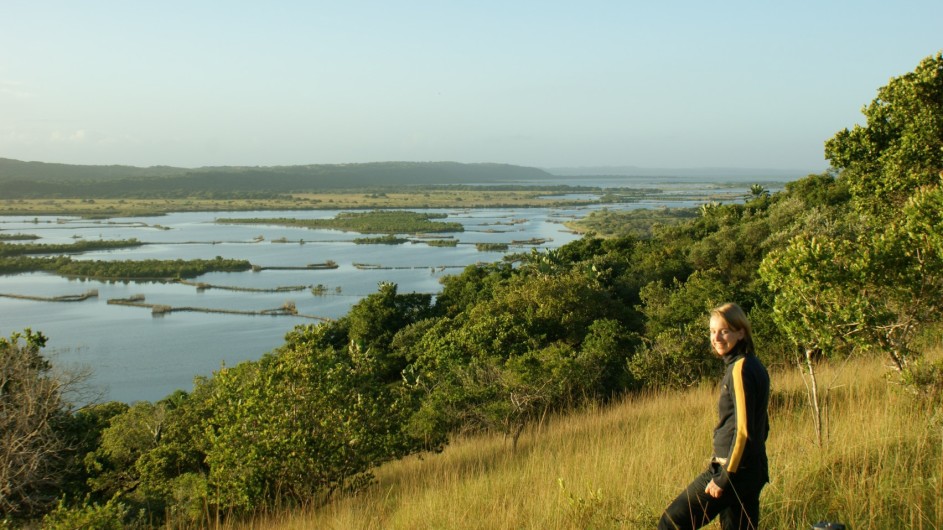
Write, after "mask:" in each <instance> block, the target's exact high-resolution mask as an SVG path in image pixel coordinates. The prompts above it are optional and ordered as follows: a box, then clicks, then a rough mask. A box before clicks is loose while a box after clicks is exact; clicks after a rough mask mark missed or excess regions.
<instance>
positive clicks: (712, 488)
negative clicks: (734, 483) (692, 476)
mask: <svg viewBox="0 0 943 530" xmlns="http://www.w3.org/2000/svg"><path fill="white" fill-rule="evenodd" d="M704 493H706V494H708V495H710V496H711V497H713V498H715V499H719V498H720V496H721V495H723V494H724V490H723V488H721V487H720V486H718V485H717V484H714V481H713V480H711V481H710V482H709V483H708V484H707V487H706V488H704Z"/></svg>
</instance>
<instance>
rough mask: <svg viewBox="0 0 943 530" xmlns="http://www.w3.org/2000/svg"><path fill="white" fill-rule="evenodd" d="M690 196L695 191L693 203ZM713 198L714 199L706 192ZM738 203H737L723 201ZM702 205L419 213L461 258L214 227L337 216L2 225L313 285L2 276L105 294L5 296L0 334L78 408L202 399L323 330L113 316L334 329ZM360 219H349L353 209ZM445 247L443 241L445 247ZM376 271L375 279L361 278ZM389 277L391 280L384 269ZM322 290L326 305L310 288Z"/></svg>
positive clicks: (303, 232) (437, 250) (131, 254)
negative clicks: (376, 310) (611, 225)
mask: <svg viewBox="0 0 943 530" xmlns="http://www.w3.org/2000/svg"><path fill="white" fill-rule="evenodd" d="M688 191H690V190H688ZM703 191H704V192H705V193H704V195H705V196H706V195H708V194H709V193H710V192H709V191H708V190H707V189H704V190H703ZM727 191H729V190H727ZM700 202H703V200H700V201H699V200H697V199H686V200H678V198H677V197H671V196H666V197H663V198H659V199H657V200H651V199H648V200H642V201H639V202H635V203H622V204H607V205H604V204H597V205H592V206H582V207H574V208H521V209H513V208H483V209H473V210H469V209H435V210H419V209H417V210H415V211H428V212H435V213H444V214H446V215H447V218H446V219H443V221H449V222H459V223H461V224H462V225H463V226H464V229H465V230H464V232H460V233H453V234H448V235H451V236H452V237H454V238H455V239H456V240H457V241H458V244H457V245H456V246H454V247H434V246H430V245H427V244H426V243H425V242H424V241H423V237H422V236H417V235H414V234H413V235H410V234H406V237H409V238H410V239H411V240H412V242H410V243H405V244H401V245H358V244H355V243H354V242H353V240H354V239H355V238H361V237H371V236H379V235H381V234H360V233H354V232H343V231H338V230H312V229H307V228H296V227H283V226H273V225H229V224H217V223H215V220H216V219H217V218H236V217H238V218H248V217H265V218H278V217H294V218H302V219H315V218H331V217H334V216H336V215H337V214H338V213H339V212H340V210H311V211H284V212H278V211H276V212H272V211H264V212H260V211H240V212H182V213H171V214H168V215H163V216H155V217H135V218H113V219H107V220H88V219H80V218H74V217H52V216H47V217H29V218H26V217H11V216H0V230H2V231H3V232H5V233H25V234H33V235H36V236H39V237H40V239H39V240H37V241H36V242H38V243H70V242H73V241H76V240H83V239H84V240H94V239H108V240H117V239H131V238H136V239H138V240H139V241H142V242H144V243H146V244H145V245H143V246H140V247H135V248H127V249H116V250H108V251H94V252H86V253H83V254H80V255H73V256H72V257H73V259H88V260H143V259H197V258H202V259H212V258H215V257H216V256H221V257H223V258H231V259H246V260H249V261H250V262H251V263H252V264H253V265H257V266H259V267H262V268H263V270H261V271H258V272H239V273H210V274H206V275H203V276H201V277H199V278H195V279H194V280H195V281H198V282H204V283H208V284H212V285H220V286H232V287H247V288H253V289H275V288H277V287H284V286H306V288H305V289H304V290H301V291H293V292H255V291H253V292H246V291H231V290H218V289H206V290H201V289H197V288H196V287H194V286H189V285H183V284H179V283H164V282H127V283H126V282H103V281H81V280H74V279H67V278H63V277H60V276H56V275H53V274H47V273H27V274H17V275H6V276H0V294H13V295H29V296H44V297H54V296H62V295H69V294H80V293H84V292H86V291H88V290H92V289H96V290H98V297H97V298H91V299H88V300H86V301H83V302H69V303H66V302H42V301H33V300H22V299H14V298H6V297H0V334H2V335H3V336H9V335H10V334H11V333H13V332H16V331H20V330H23V329H24V328H32V329H33V330H34V331H41V332H42V333H43V334H45V335H46V336H47V337H48V338H49V341H48V344H47V348H46V350H45V354H46V355H47V356H48V357H49V358H50V359H51V360H52V361H53V363H54V365H56V366H60V367H66V368H74V367H84V368H88V369H89V370H90V371H91V374H92V375H91V379H90V381H89V384H90V386H91V390H92V391H93V396H94V397H93V398H89V397H87V396H86V397H83V398H81V399H82V400H88V399H95V400H117V401H124V402H129V403H130V402H134V401H139V400H147V401H156V400H159V399H161V398H163V397H165V396H167V395H168V394H170V393H171V392H173V391H174V390H177V389H183V390H190V389H192V384H193V378H194V377H197V376H209V375H211V374H212V373H213V372H214V371H215V370H218V369H219V368H220V367H221V366H222V365H229V366H232V365H235V364H237V363H239V362H242V361H246V360H253V359H258V358H259V357H261V356H262V355H263V354H264V353H266V352H268V351H271V350H273V349H274V348H276V347H278V346H279V345H280V344H282V342H283V340H284V336H285V334H286V333H287V332H289V331H290V330H292V329H293V328H294V327H295V326H298V325H303V324H316V323H317V322H319V320H314V319H310V318H303V317H300V316H267V315H256V316H250V315H231V314H215V313H200V312H180V313H171V314H167V315H164V316H152V313H151V311H150V310H149V309H146V308H140V307H127V306H119V305H110V304H108V303H107V302H108V300H109V299H115V298H129V297H132V296H139V295H143V296H144V298H145V300H146V302H147V303H151V304H165V305H170V306H177V307H179V306H191V307H200V308H210V309H236V310H251V311H258V310H264V309H273V308H278V307H280V306H282V305H283V304H285V303H286V302H293V303H294V304H295V305H296V307H297V310H298V313H299V314H301V315H309V316H316V317H320V318H324V319H336V318H339V317H342V316H343V315H345V314H346V313H347V312H348V311H349V310H350V308H351V307H352V306H353V305H354V304H355V303H357V302H358V301H359V300H361V299H362V298H363V297H365V296H367V295H369V294H371V293H374V292H376V290H377V284H378V283H379V282H392V283H395V284H397V286H398V290H399V292H400V293H407V292H418V293H430V294H435V293H438V292H439V290H440V289H441V284H440V280H441V279H442V278H443V277H444V276H446V275H449V274H457V273H459V272H461V270H462V268H464V267H465V266H467V265H471V264H475V263H483V262H495V261H499V260H501V259H503V257H504V256H505V255H506V254H507V253H514V252H529V251H530V249H531V248H536V249H550V248H556V247H559V246H562V245H565V244H566V243H569V242H571V241H574V240H576V239H578V238H579V237H580V236H579V235H577V234H574V233H572V232H570V231H568V230H567V229H566V228H565V227H564V226H563V224H562V223H563V222H564V221H567V220H570V219H577V218H581V217H584V216H586V215H588V214H589V212H591V211H593V210H595V209H599V208H604V207H606V208H610V209H635V208H655V207H662V206H665V205H671V206H679V207H685V206H696V205H697V204H699V203H700ZM344 211H350V210H344ZM443 235H446V234H437V236H436V237H442V236H443ZM476 243H507V244H509V245H510V248H509V250H508V252H479V251H478V250H477V249H476V246H475V244H476ZM328 260H331V261H334V262H336V263H337V265H338V266H337V268H336V269H327V270H316V269H307V270H265V269H264V268H265V267H304V266H306V265H308V264H313V263H323V262H326V261H328ZM365 266H366V267H365ZM370 266H379V267H383V268H374V267H370ZM316 285H321V286H323V287H324V288H325V289H324V290H323V293H324V294H320V295H315V294H313V293H312V291H311V289H310V287H313V286H316Z"/></svg>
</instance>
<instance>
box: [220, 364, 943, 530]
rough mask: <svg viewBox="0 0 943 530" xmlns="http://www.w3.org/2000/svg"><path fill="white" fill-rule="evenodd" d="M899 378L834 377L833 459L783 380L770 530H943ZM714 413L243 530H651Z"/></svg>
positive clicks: (463, 462) (712, 399)
mask: <svg viewBox="0 0 943 530" xmlns="http://www.w3.org/2000/svg"><path fill="white" fill-rule="evenodd" d="M887 373H888V372H887V368H886V367H885V366H883V365H882V363H881V362H880V361H874V360H870V361H854V362H848V363H838V364H833V365H831V366H825V367H822V369H821V375H820V379H819V384H820V385H822V386H824V387H825V388H826V392H827V394H828V404H827V419H828V427H829V429H828V430H829V436H828V441H827V445H826V446H825V447H823V448H819V447H817V446H816V444H815V440H814V429H813V427H812V423H811V419H810V416H809V411H808V408H807V405H806V399H807V398H806V391H805V388H806V387H805V383H804V380H803V378H802V376H801V374H800V373H799V372H798V370H796V371H789V372H781V373H774V374H773V399H772V404H771V424H772V433H771V436H770V440H769V445H768V448H769V456H770V462H771V475H772V482H771V483H770V484H769V485H768V486H767V487H766V489H765V490H764V492H763V496H762V500H761V502H762V510H763V525H762V526H763V528H770V529H778V528H809V527H810V526H811V524H812V523H814V522H816V521H820V520H831V521H840V522H843V523H845V524H847V525H849V527H850V528H854V529H856V530H858V529H865V528H872V529H894V528H927V529H929V528H941V527H943V485H941V476H943V458H941V432H943V426H941V425H940V423H939V418H936V419H934V411H933V410H932V409H931V408H928V407H925V406H922V405H920V403H919V402H918V401H917V400H915V398H914V396H912V395H911V394H909V393H907V392H906V391H904V390H902V389H901V388H900V387H898V386H897V385H895V384H893V383H891V382H889V381H888V378H887V377H886V376H887ZM715 407H716V390H715V388H713V387H712V386H711V385H704V386H702V387H699V388H695V389H693V390H690V391H687V392H684V393H681V394H662V393H659V394H650V395H644V396H640V397H635V398H631V399H628V400H625V401H623V402H620V403H618V404H615V405H613V406H609V407H598V408H593V409H590V410H584V411H581V412H579V413H575V414H571V415H567V416H563V417H558V418H552V419H548V420H547V421H545V422H543V423H542V424H539V425H535V426H534V427H533V428H532V429H530V431H528V432H527V433H526V434H525V435H524V436H523V437H522V438H521V441H520V445H519V447H518V450H517V452H516V453H515V452H512V451H511V448H510V445H509V444H508V443H505V441H504V440H503V439H502V438H501V437H500V436H482V437H470V438H462V439H459V440H455V441H454V442H453V443H452V444H451V445H450V446H449V447H448V448H446V450H445V451H444V452H443V453H441V454H434V455H424V456H422V457H412V458H408V459H405V460H402V461H398V462H392V463H390V464H387V465H385V466H383V467H381V468H380V469H379V470H377V473H376V475H377V481H376V484H375V485H373V486H372V487H371V488H370V489H369V490H368V491H366V492H363V493H361V494H359V495H355V496H350V497H339V498H336V499H334V500H333V501H332V502H330V503H329V504H326V505H323V506H317V507H311V508H309V509H307V510H303V511H297V512H285V513H281V514H276V515H274V516H266V517H260V518H257V519H256V520H254V521H252V522H251V523H245V524H243V525H242V526H240V527H239V528H264V529H279V530H282V529H286V530H287V529H307V528H318V529H321V528H332V529H374V528H375V529H381V528H382V529H433V528H436V529H438V528H472V529H512V528H513V529H520V528H528V529H530V528H533V529H537V528H541V529H545V528H546V529H575V528H653V527H654V526H655V521H656V520H657V517H658V516H659V515H660V513H661V510H662V509H663V508H664V506H665V505H666V504H667V503H668V501H669V500H670V499H671V498H673V496H674V495H676V494H677V493H678V491H680V489H681V488H682V487H683V486H685V485H686V484H687V482H688V481H689V480H690V479H691V478H693V477H694V475H695V474H696V473H698V472H699V471H700V470H701V469H702V468H703V466H704V465H705V464H706V458H707V456H708V453H709V451H710V444H711V442H710V434H711V429H712V426H713V423H714V421H715V418H714V414H715V413H716V412H715ZM712 528H716V526H714V527H712Z"/></svg>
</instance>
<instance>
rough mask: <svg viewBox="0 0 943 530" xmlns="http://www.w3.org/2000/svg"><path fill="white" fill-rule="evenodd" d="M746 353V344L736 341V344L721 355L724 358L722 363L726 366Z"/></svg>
mask: <svg viewBox="0 0 943 530" xmlns="http://www.w3.org/2000/svg"><path fill="white" fill-rule="evenodd" d="M746 354H747V352H746V346H744V345H743V343H737V345H736V346H734V347H733V349H732V350H730V351H729V352H727V354H726V355H724V356H723V357H722V359H723V360H724V365H725V366H726V365H729V364H731V363H734V362H737V361H738V360H740V359H741V358H743V357H745V356H746Z"/></svg>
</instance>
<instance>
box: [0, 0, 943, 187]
mask: <svg viewBox="0 0 943 530" xmlns="http://www.w3.org/2000/svg"><path fill="white" fill-rule="evenodd" d="M941 22H943V1H940V0H926V1H917V0H914V1H911V0H897V1H895V2H889V1H883V2H875V1H871V0H854V1H852V0H835V1H830V0H815V1H807V0H793V1H791V2H758V1H755V0H751V1H742V2H730V1H724V0H716V1H714V2H705V1H703V0H696V1H694V0H691V1H689V0H675V1H672V2H652V1H644V2H643V1H635V0H622V1H615V0H613V1H600V0H581V1H579V2H576V1H568V2H563V1H556V0H543V1H531V0H475V1H457V0H428V1H421V0H383V1H363V0H347V1H321V0H309V1H280V0H270V1H265V2H262V1H240V0H227V1H222V0H220V1H208V0H183V1H180V0H162V1H150V0H148V1H145V0H140V1H135V0H86V1H82V2H77V1H75V0H61V1H50V0H26V1H20V0H0V157H3V158H14V159H18V160H29V161H41V162H57V163H69V164H104V165H111V164H122V165H134V166H154V165H169V166H179V167H200V166H217V165H242V166H273V165H296V164H339V163H359V162H377V161H394V160H396V161H455V162H465V163H477V162H494V163H507V164H518V165H524V166H534V167H541V168H557V167H593V166H639V167H651V168H665V167H668V168H697V167H715V168H716V167H730V168H768V169H787V170H794V169H795V170H801V171H806V172H817V171H822V170H824V169H826V168H827V167H828V162H827V161H826V160H825V159H824V155H823V145H824V142H825V141H826V140H827V139H828V138H830V137H831V136H833V135H834V134H835V133H836V132H838V131H840V130H842V129H844V128H846V127H852V126H853V125H854V124H856V123H863V116H862V115H861V108H862V107H863V106H864V105H866V104H868V103H869V102H871V101H872V100H873V99H874V98H875V96H876V93H877V89H878V88H880V87H881V86H884V85H886V84H887V82H888V81H889V80H890V79H891V78H892V77H896V76H900V75H903V74H905V73H907V72H910V71H912V70H913V69H914V68H915V67H916V66H917V64H918V63H919V62H920V60H921V59H923V58H925V57H927V56H930V55H934V54H936V53H937V52H939V51H940V50H941V49H943V29H941V27H943V26H941Z"/></svg>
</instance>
